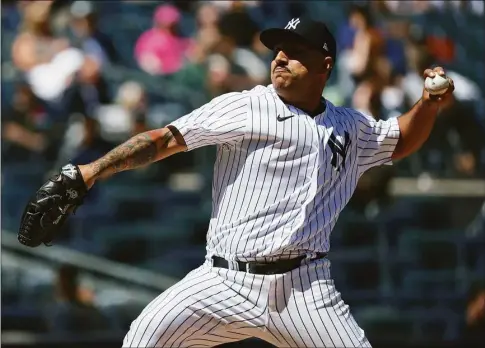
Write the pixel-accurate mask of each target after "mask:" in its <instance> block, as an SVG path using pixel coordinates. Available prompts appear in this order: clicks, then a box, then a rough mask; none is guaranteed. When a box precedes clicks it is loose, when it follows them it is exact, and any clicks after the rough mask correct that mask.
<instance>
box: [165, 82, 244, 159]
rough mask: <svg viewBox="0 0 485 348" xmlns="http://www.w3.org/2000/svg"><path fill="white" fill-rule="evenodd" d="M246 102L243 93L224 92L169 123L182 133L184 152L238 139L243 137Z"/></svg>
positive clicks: (240, 139) (237, 140)
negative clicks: (185, 147)
mask: <svg viewBox="0 0 485 348" xmlns="http://www.w3.org/2000/svg"><path fill="white" fill-rule="evenodd" d="M248 102H249V97H248V95H247V94H246V93H245V92H242V93H240V92H233V93H227V94H223V95H221V96H219V97H217V98H214V99H212V100H211V101H210V102H209V103H207V104H205V105H203V106H201V107H200V108H198V109H196V110H194V111H192V112H191V113H190V114H187V115H185V116H182V117H181V118H179V119H177V120H175V121H173V122H172V123H170V124H169V125H170V126H174V127H175V128H177V129H178V131H179V132H180V134H181V135H182V136H183V138H184V140H185V143H186V145H187V151H191V150H194V149H196V148H199V147H202V146H208V145H217V144H227V143H234V142H239V141H242V140H243V139H244V134H245V131H246V127H247V122H248V105H249V104H248Z"/></svg>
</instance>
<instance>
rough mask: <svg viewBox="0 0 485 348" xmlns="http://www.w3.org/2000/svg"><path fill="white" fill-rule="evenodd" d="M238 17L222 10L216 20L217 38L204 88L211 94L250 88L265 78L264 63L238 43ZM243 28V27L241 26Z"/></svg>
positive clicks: (266, 73)
mask: <svg viewBox="0 0 485 348" xmlns="http://www.w3.org/2000/svg"><path fill="white" fill-rule="evenodd" d="M238 18H241V17H239V15H238V14H236V13H226V14H224V15H223V16H222V17H221V19H220V20H219V25H218V29H219V33H220V41H219V42H218V43H217V45H216V48H215V52H214V54H213V55H211V56H210V57H209V60H208V69H209V71H208V88H209V90H210V91H211V93H212V95H219V94H222V93H226V92H229V91H242V90H244V89H250V88H252V87H254V86H255V85H257V84H263V83H265V82H266V81H267V80H268V72H267V70H268V69H267V66H266V64H265V63H264V61H263V60H262V59H261V58H260V57H258V56H257V55H256V54H255V53H254V52H253V51H252V50H250V49H249V48H244V47H241V46H238V42H239V39H240V38H241V36H242V34H241V32H240V30H241V27H240V26H239V25H234V24H235V23H237V21H238ZM243 30H244V29H243Z"/></svg>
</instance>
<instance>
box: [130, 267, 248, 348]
mask: <svg viewBox="0 0 485 348" xmlns="http://www.w3.org/2000/svg"><path fill="white" fill-rule="evenodd" d="M224 281H225V278H224V277H221V276H220V275H219V274H218V273H217V272H215V271H211V267H210V266H208V265H207V264H205V265H203V266H201V267H199V268H197V269H195V270H193V271H192V272H190V273H189V274H188V275H187V276H185V278H184V279H182V280H181V281H180V282H178V283H177V284H175V285H173V286H172V287H171V288H169V289H168V290H166V291H165V292H163V293H162V294H161V295H160V296H158V297H157V298H156V299H155V300H153V301H152V302H151V303H150V304H149V305H148V306H147V307H146V308H145V309H144V310H143V311H142V313H141V314H140V315H139V316H138V318H137V319H135V320H134V321H133V323H132V324H131V327H130V330H129V332H128V333H127V334H126V336H125V339H124V340H123V347H126V348H127V347H189V346H190V347H212V346H216V345H220V344H223V343H229V342H235V341H239V340H243V339H246V338H249V337H251V336H252V334H251V332H247V331H246V330H238V329H236V328H234V327H232V325H231V327H229V326H227V322H226V320H225V319H224V317H227V319H231V318H232V317H231V316H230V315H229V314H231V313H226V312H225V309H226V308H227V310H228V311H234V310H236V309H237V308H238V305H239V304H240V303H243V301H244V298H241V296H240V295H239V294H238V293H237V292H235V291H234V290H233V289H231V288H229V287H228V286H227V285H226V284H224ZM236 312H237V310H236ZM249 324H250V323H249Z"/></svg>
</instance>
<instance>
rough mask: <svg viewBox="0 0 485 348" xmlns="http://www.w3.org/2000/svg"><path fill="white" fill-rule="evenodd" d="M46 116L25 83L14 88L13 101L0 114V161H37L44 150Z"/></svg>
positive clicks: (46, 140) (45, 145) (45, 144)
mask: <svg viewBox="0 0 485 348" xmlns="http://www.w3.org/2000/svg"><path fill="white" fill-rule="evenodd" d="M46 122H47V115H46V112H45V110H44V108H43V107H42V105H41V103H40V102H39V101H38V100H37V98H36V97H35V96H34V94H33V93H32V91H31V89H30V87H29V86H28V85H27V84H19V85H17V88H16V91H15V94H14V97H13V102H12V104H11V105H9V106H8V107H7V108H6V109H5V110H3V112H2V140H3V141H2V161H3V163H13V162H16V163H23V162H28V161H32V160H35V159H37V160H39V159H40V155H42V154H43V153H44V151H45V149H46V148H47V144H48V138H47V136H46V134H45V128H46V126H47V124H46Z"/></svg>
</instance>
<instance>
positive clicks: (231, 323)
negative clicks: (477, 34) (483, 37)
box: [18, 18, 454, 347]
mask: <svg viewBox="0 0 485 348" xmlns="http://www.w3.org/2000/svg"><path fill="white" fill-rule="evenodd" d="M260 38H261V41H262V42H263V44H264V45H265V46H267V47H268V48H269V49H271V50H273V52H274V59H273V61H272V63H271V82H272V83H271V84H270V85H269V86H257V87H255V88H254V89H252V90H250V91H243V92H234V93H228V94H224V95H222V96H219V97H217V98H215V99H213V100H211V101H210V102H209V103H207V104H205V105H203V106H202V107H200V108H199V109H197V110H194V111H193V112H191V113H190V114H188V115H186V116H183V117H182V118H180V119H178V120H176V121H174V122H173V123H171V124H169V125H167V126H166V127H164V128H161V129H155V130H151V131H148V132H145V133H141V134H139V135H136V136H135V137H133V138H131V139H129V140H128V141H127V142H125V143H124V144H122V145H120V146H118V147H116V148H115V149H113V150H112V151H111V152H109V153H108V154H106V155H105V156H104V157H102V158H100V159H98V160H96V161H94V162H92V163H89V164H86V165H80V166H75V165H72V164H67V165H66V166H64V167H63V168H62V169H61V170H60V173H59V174H58V175H56V176H55V177H53V178H52V179H51V180H49V181H48V182H47V183H46V184H44V186H42V187H41V188H40V190H39V191H38V192H37V193H36V195H35V197H34V198H33V199H32V200H31V202H29V204H28V206H27V207H26V210H25V213H24V215H23V218H22V222H21V227H20V231H19V235H18V237H19V241H20V242H21V243H23V244H25V245H27V246H30V247H36V246H38V245H40V244H42V243H49V242H51V241H52V240H53V239H54V238H55V236H56V234H57V233H58V231H59V227H60V226H61V225H62V224H63V222H64V221H65V220H66V218H67V217H68V216H69V215H70V214H71V213H72V212H73V211H74V210H75V209H76V208H77V207H79V206H80V205H81V204H82V199H83V197H84V196H85V195H86V193H87V192H88V190H89V189H90V188H91V187H92V186H93V185H94V184H95V183H96V182H98V181H99V180H101V179H106V178H109V177H110V176H112V175H114V174H116V173H118V172H121V171H125V170H131V169H135V168H139V167H142V166H145V165H147V164H149V163H153V162H156V161H159V160H162V159H164V158H166V157H168V156H171V155H174V154H176V153H178V152H183V151H191V150H193V149H196V148H198V147H202V146H209V145H215V146H217V159H216V162H215V165H214V177H213V189H212V215H211V219H210V224H209V229H208V232H207V254H206V258H205V260H201V266H200V267H198V268H197V269H195V270H193V271H192V272H190V273H189V274H188V275H187V276H185V278H183V279H182V280H181V281H180V282H178V283H177V284H175V285H174V286H173V287H171V288H170V289H168V290H167V291H165V292H163V293H162V294H161V295H160V296H158V297H157V298H156V299H154V300H153V301H152V302H151V303H150V304H149V305H148V306H147V307H146V308H145V309H144V310H143V311H142V312H141V313H140V315H139V316H138V318H136V319H135V320H134V321H133V323H132V325H131V328H130V330H129V332H128V333H127V334H126V337H125V339H124V342H123V347H212V346H216V345H219V344H222V343H227V342H234V341H238V340H242V339H246V338H249V337H259V338H261V339H263V340H265V341H267V342H270V343H271V344H273V345H275V346H278V347H370V344H369V342H368V340H367V338H366V336H365V334H364V331H363V330H362V329H361V328H360V327H359V325H358V324H357V323H356V322H355V320H354V318H353V317H352V315H351V313H350V311H349V307H348V306H347V305H346V304H345V302H344V301H343V300H342V298H341V295H340V293H339V292H338V291H337V289H336V288H335V285H334V282H333V280H332V275H331V273H330V262H329V260H328V259H327V254H328V253H329V251H330V233H331V231H332V228H333V227H334V225H335V223H336V221H337V218H338V216H339V214H340V212H341V211H342V209H343V208H344V207H345V205H346V204H347V202H348V201H349V199H350V197H351V196H352V193H353V192H354V190H355V188H356V185H357V182H358V180H359V178H360V176H361V175H362V174H363V173H364V172H365V171H366V170H368V169H369V168H372V167H374V166H379V165H384V164H391V163H392V161H393V160H396V159H400V158H403V157H405V156H408V155H409V154H411V153H413V152H415V151H416V150H418V149H419V148H420V146H421V145H422V144H423V143H424V142H425V141H426V139H427V138H428V135H429V133H430V131H431V129H432V126H433V124H434V121H435V118H436V115H437V113H438V111H439V110H440V106H442V105H443V103H444V102H446V100H448V99H449V98H450V97H451V96H452V92H453V90H454V87H453V82H452V81H451V80H450V79H446V76H445V75H444V71H443V69H442V68H435V69H433V70H431V69H427V70H426V71H424V73H423V74H424V77H430V78H431V79H432V78H434V77H436V76H439V77H443V78H444V79H446V81H447V85H448V87H447V88H446V89H445V92H444V93H441V94H439V95H437V94H436V93H433V94H431V92H428V91H427V90H426V89H425V88H424V85H423V94H422V98H421V99H420V100H418V101H417V102H416V104H415V105H414V106H413V107H412V108H411V110H409V111H408V112H406V113H405V114H403V115H402V116H400V117H398V118H393V119H390V120H388V121H376V120H375V119H374V118H373V117H371V116H368V115H364V114H362V113H360V112H358V111H355V110H352V109H349V108H345V107H337V106H334V105H332V103H330V102H329V101H327V100H325V99H324V98H322V92H323V89H324V88H325V84H326V82H327V80H328V78H329V75H330V73H331V71H332V68H333V66H334V64H335V61H336V43H335V39H334V37H333V35H332V34H331V33H330V31H329V30H328V29H327V26H326V25H325V24H324V23H321V22H316V21H312V20H310V19H305V18H294V19H292V20H290V21H289V22H288V24H287V25H286V26H285V27H284V28H273V29H268V30H265V31H263V32H262V33H261V37H260Z"/></svg>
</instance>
